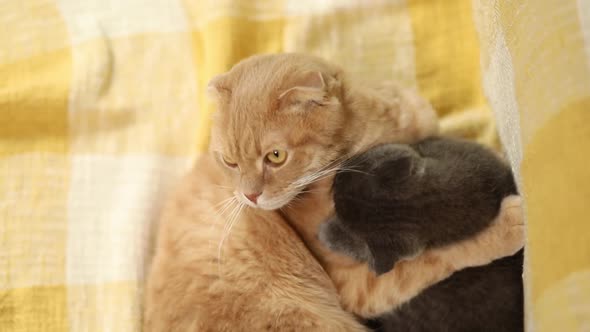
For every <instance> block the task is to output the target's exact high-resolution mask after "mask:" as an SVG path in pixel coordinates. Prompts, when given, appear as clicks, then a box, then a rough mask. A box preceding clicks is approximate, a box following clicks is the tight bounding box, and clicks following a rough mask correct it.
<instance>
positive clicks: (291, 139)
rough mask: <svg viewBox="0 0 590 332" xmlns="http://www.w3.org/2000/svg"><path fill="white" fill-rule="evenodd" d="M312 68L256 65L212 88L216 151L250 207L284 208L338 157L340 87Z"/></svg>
mask: <svg viewBox="0 0 590 332" xmlns="http://www.w3.org/2000/svg"><path fill="white" fill-rule="evenodd" d="M309 61H311V60H309V59H303V60H302V59H299V58H297V59H290V58H289V57H283V56H271V57H256V58H251V59H248V60H246V61H244V62H242V63H240V64H238V65H237V66H236V67H234V68H233V69H232V70H231V71H230V72H228V73H226V74H224V75H222V76H221V77H218V78H216V79H214V80H213V81H212V82H211V84H210V86H213V89H214V91H213V93H214V97H216V99H217V112H216V114H215V116H214V121H213V128H212V137H211V152H212V153H214V154H215V156H216V159H217V160H218V162H219V163H220V165H221V167H223V168H224V169H225V170H226V172H227V174H228V176H229V177H231V179H232V180H233V185H234V188H235V190H234V194H235V195H236V197H237V199H238V200H239V201H240V202H242V203H244V204H247V205H249V206H251V207H256V208H262V209H265V210H274V209H279V208H281V207H283V206H285V205H286V204H287V203H289V202H290V201H291V200H292V199H293V198H294V197H295V196H297V195H298V194H299V193H301V192H302V191H303V190H304V189H305V187H306V186H307V185H308V184H309V183H310V181H313V180H314V179H317V177H319V176H321V174H323V173H318V172H319V171H321V170H323V169H325V168H326V167H327V166H329V165H330V163H331V162H332V161H334V159H336V158H337V157H338V156H339V155H340V151H339V147H340V145H341V144H342V143H340V142H339V140H338V138H339V131H340V129H341V128H342V127H343V122H344V116H343V114H342V110H341V108H340V103H339V101H338V98H337V97H336V96H335V93H337V90H338V85H337V84H336V83H338V82H337V81H336V79H335V78H334V77H332V76H330V74H329V73H326V71H327V70H326V68H323V67H322V66H320V65H318V64H317V63H313V62H312V63H311V66H310V63H309ZM306 67H309V68H306Z"/></svg>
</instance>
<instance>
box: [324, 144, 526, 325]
mask: <svg viewBox="0 0 590 332" xmlns="http://www.w3.org/2000/svg"><path fill="white" fill-rule="evenodd" d="M351 165H352V166H351V167H353V168H354V169H355V170H356V172H348V173H340V174H338V175H337V176H336V178H335V180H334V187H333V190H334V201H335V207H336V208H335V210H336V212H337V217H336V218H334V219H332V220H331V221H330V222H329V223H326V224H324V225H323V227H322V230H321V233H320V237H321V239H322V240H323V241H324V242H325V243H326V244H327V245H328V246H329V247H330V248H331V249H333V250H336V251H339V252H343V253H347V254H348V255H350V256H351V257H354V258H355V259H357V260H359V261H366V262H368V263H369V265H370V266H372V268H373V269H375V270H376V271H377V272H378V273H383V272H385V271H388V270H390V269H391V268H392V267H393V266H395V268H397V264H400V263H401V262H403V259H406V258H408V257H413V256H416V255H419V254H420V252H422V251H423V250H432V249H433V248H437V247H441V246H448V245H452V244H453V243H457V242H458V241H465V239H467V238H469V237H473V236H474V235H476V234H478V233H480V232H482V231H484V230H485V229H486V228H487V227H489V224H490V221H491V220H492V219H493V218H494V217H495V216H496V215H498V214H499V213H501V210H502V209H505V206H503V205H506V204H511V203H510V201H511V200H513V199H514V197H516V196H514V195H516V194H517V190H516V186H515V183H514V179H513V176H512V173H511V171H510V167H509V166H508V165H507V164H505V163H504V162H503V161H502V160H501V159H500V158H499V157H497V156H496V155H495V154H494V153H493V152H492V151H490V150H488V149H487V148H484V147H482V146H480V145H478V144H476V143H472V142H466V141H462V140H455V139H448V138H431V139H426V140H424V141H422V142H419V143H417V144H412V145H400V144H386V145H383V146H379V147H376V148H373V149H371V150H369V151H367V152H365V153H364V154H361V155H359V156H357V157H356V158H355V159H354V160H353V161H351ZM395 268H394V269H395ZM521 275H522V251H520V252H518V253H516V254H515V255H513V256H511V257H506V258H502V259H499V260H497V261H494V262H493V263H491V264H489V265H485V266H479V267H473V268H469V269H465V270H462V271H459V272H456V273H455V274H453V275H452V276H451V277H449V278H448V279H446V280H443V281H441V282H440V283H437V284H435V285H434V286H432V287H430V288H428V289H427V290H425V291H424V292H422V293H421V294H419V295H418V296H416V297H415V298H413V299H412V300H411V301H409V302H408V303H406V304H405V305H403V306H401V307H400V308H398V309H396V310H393V311H392V312H391V313H389V314H386V315H384V316H383V317H382V318H380V319H379V321H380V323H381V324H382V325H383V326H382V330H383V331H409V332H422V331H424V332H426V331H441V332H442V331H456V332H461V331H465V332H469V331H490V332H491V331H503V332H517V331H522V330H523V302H522V297H523V294H522V280H521Z"/></svg>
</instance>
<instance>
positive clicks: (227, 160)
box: [221, 155, 238, 168]
mask: <svg viewBox="0 0 590 332" xmlns="http://www.w3.org/2000/svg"><path fill="white" fill-rule="evenodd" d="M221 159H223V162H224V163H225V164H226V165H227V167H230V168H236V167H238V163H236V162H235V161H233V160H232V159H230V158H229V157H228V156H225V155H222V156H221Z"/></svg>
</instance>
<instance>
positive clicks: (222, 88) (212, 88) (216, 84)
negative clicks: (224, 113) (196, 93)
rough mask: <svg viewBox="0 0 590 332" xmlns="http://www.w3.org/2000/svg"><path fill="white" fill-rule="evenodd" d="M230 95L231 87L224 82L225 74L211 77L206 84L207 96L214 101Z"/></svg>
mask: <svg viewBox="0 0 590 332" xmlns="http://www.w3.org/2000/svg"><path fill="white" fill-rule="evenodd" d="M230 96H231V88H230V87H229V85H228V84H227V82H226V74H220V75H217V76H215V77H213V78H212V79H211V80H210V81H209V84H207V97H208V98H209V99H211V100H212V101H214V102H219V101H220V100H222V99H226V98H229V97H230Z"/></svg>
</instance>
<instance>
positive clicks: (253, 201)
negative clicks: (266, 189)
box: [244, 193, 262, 204]
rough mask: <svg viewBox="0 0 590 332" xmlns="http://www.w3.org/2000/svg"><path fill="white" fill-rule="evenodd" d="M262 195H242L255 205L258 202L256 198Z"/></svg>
mask: <svg viewBox="0 0 590 332" xmlns="http://www.w3.org/2000/svg"><path fill="white" fill-rule="evenodd" d="M261 194H262V193H253V194H244V196H246V198H247V199H248V200H249V201H250V202H252V203H254V204H256V203H257V202H258V197H259V196H260V195H261Z"/></svg>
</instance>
